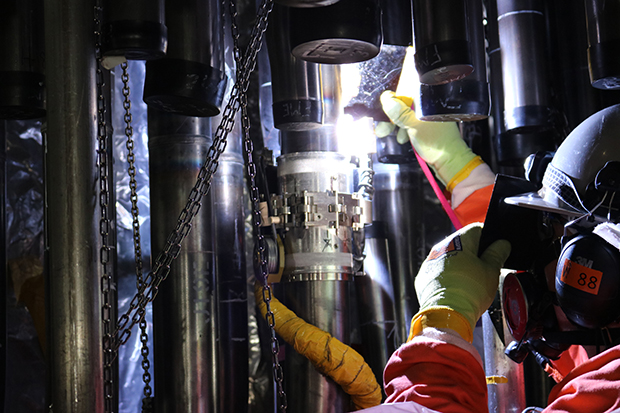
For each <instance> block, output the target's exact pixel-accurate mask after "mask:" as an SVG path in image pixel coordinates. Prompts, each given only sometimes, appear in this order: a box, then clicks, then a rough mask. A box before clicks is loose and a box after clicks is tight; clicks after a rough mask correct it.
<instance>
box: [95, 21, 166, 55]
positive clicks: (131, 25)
mask: <svg viewBox="0 0 620 413" xmlns="http://www.w3.org/2000/svg"><path fill="white" fill-rule="evenodd" d="M167 45H168V29H167V28H166V25H164V24H161V23H159V22H152V21H146V20H138V21H134V20H119V21H114V22H110V23H109V24H107V25H106V26H105V28H104V30H103V39H102V43H101V51H102V53H103V55H104V56H125V57H126V58H127V59H128V60H152V59H161V58H162V57H164V56H165V55H166V47H167Z"/></svg>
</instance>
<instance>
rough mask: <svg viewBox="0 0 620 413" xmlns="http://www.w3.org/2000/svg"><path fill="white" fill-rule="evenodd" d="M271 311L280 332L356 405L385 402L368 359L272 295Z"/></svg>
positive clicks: (256, 287)
mask: <svg viewBox="0 0 620 413" xmlns="http://www.w3.org/2000/svg"><path fill="white" fill-rule="evenodd" d="M262 291H263V288H262V287H261V285H260V284H259V283H258V282H257V283H255V284H254V294H255V296H256V303H257V305H258V306H259V309H260V312H261V314H262V316H263V318H264V317H265V316H266V314H267V305H266V304H265V302H264V301H263V294H262ZM271 311H273V314H274V319H275V323H276V325H275V329H276V332H277V333H278V334H279V335H280V337H282V338H283V339H284V341H286V342H287V343H288V344H289V345H291V346H293V347H294V348H295V351H297V352H298V353H299V354H301V355H303V356H305V357H306V358H307V359H308V360H310V362H311V363H312V364H313V365H314V367H315V368H316V369H317V370H318V371H319V372H321V373H322V374H325V375H326V376H328V377H330V378H331V379H332V380H334V381H335V382H336V383H338V384H339V385H340V386H341V387H342V389H343V390H344V391H345V392H346V393H347V394H349V395H350V396H351V401H352V402H353V404H354V405H355V408H356V409H358V410H360V409H366V408H369V407H373V406H377V405H379V404H380V403H381V387H380V386H379V383H377V379H376V378H375V376H374V374H373V372H372V370H371V369H370V367H369V366H368V364H366V362H365V361H364V358H363V357H362V356H361V355H360V354H359V353H358V352H357V351H355V350H353V349H352V348H351V347H349V346H347V345H346V344H344V343H343V342H341V341H340V340H338V339H336V338H334V337H332V335H331V334H329V333H328V332H326V331H323V330H321V329H320V328H318V327H315V326H313V325H311V324H308V323H306V322H305V321H304V320H302V319H301V318H299V317H297V315H296V314H295V313H294V312H292V311H291V310H289V309H288V308H286V307H285V306H284V305H283V304H282V303H280V302H279V301H278V300H277V299H276V298H275V297H273V295H272V299H271Z"/></svg>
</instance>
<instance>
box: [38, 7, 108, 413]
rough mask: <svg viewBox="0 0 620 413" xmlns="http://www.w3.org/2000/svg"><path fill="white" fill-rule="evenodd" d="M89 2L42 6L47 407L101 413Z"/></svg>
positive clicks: (95, 97)
mask: <svg viewBox="0 0 620 413" xmlns="http://www.w3.org/2000/svg"><path fill="white" fill-rule="evenodd" d="M93 7H94V3H93V2H88V1H86V2H85V1H81V0H68V1H65V0H51V1H49V2H46V4H45V34H46V36H45V38H46V45H45V46H46V51H47V53H46V72H47V78H48V83H47V106H48V112H47V115H48V119H47V136H46V138H45V148H46V150H47V154H46V161H45V162H46V177H45V178H46V195H47V199H46V201H47V202H46V205H47V210H46V224H47V233H46V249H47V265H48V276H49V278H48V291H47V296H48V299H49V304H48V309H47V314H46V318H47V323H48V326H49V328H48V332H49V335H48V339H47V340H48V351H47V354H48V355H49V360H48V361H49V364H48V369H49V374H48V376H49V383H48V386H49V387H48V396H49V405H50V406H51V407H52V408H53V410H54V411H58V412H72V413H82V412H83V413H93V412H102V411H103V368H102V364H103V355H102V333H101V327H100V326H101V291H100V285H101V282H100V281H101V280H100V277H101V265H100V264H99V248H100V239H99V224H98V219H97V217H99V216H100V212H99V198H98V196H97V189H98V187H99V185H98V181H97V167H96V152H95V148H96V147H97V146H96V142H97V140H96V136H97V130H96V122H95V119H96V113H97V106H96V102H97V100H96V99H97V96H96V87H95V66H94V65H95V56H94V48H93V32H94V30H95V28H94V21H93Z"/></svg>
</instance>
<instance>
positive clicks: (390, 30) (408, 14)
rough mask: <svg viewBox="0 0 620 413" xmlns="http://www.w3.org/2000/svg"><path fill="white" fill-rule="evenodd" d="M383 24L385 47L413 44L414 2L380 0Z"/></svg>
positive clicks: (407, 0) (409, 0) (406, 0)
mask: <svg viewBox="0 0 620 413" xmlns="http://www.w3.org/2000/svg"><path fill="white" fill-rule="evenodd" d="M380 4H381V13H382V22H383V45H392V46H410V45H411V44H413V3H412V0H396V1H395V0H380Z"/></svg>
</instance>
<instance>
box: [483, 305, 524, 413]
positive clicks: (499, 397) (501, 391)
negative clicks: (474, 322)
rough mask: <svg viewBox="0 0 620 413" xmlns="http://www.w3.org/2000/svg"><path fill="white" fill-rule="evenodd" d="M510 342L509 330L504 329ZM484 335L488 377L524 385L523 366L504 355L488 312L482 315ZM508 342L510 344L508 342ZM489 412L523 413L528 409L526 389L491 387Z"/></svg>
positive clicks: (516, 386) (521, 387)
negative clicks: (499, 377)
mask: <svg viewBox="0 0 620 413" xmlns="http://www.w3.org/2000/svg"><path fill="white" fill-rule="evenodd" d="M503 330H504V331H503V333H504V334H503V335H504V337H505V340H508V339H507V337H508V335H507V329H505V328H504V329H503ZM482 334H483V338H484V371H485V373H486V375H487V376H503V377H506V378H507V379H508V383H523V382H524V376H523V366H522V365H520V364H517V363H514V362H513V361H512V360H510V359H509V358H508V357H506V355H504V348H505V345H504V343H502V340H501V339H500V336H499V335H498V333H497V331H496V329H495V326H494V325H493V321H492V320H491V317H490V316H489V313H488V312H485V313H484V314H483V315H482ZM506 342H509V340H508V341H506ZM488 389H489V401H488V406H489V412H494V413H512V412H521V411H523V409H525V407H526V401H525V389H524V386H522V385H515V386H504V385H501V384H500V385H496V384H493V385H489V386H488Z"/></svg>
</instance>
